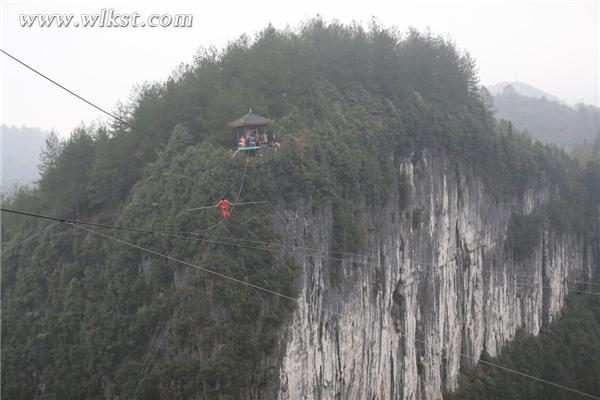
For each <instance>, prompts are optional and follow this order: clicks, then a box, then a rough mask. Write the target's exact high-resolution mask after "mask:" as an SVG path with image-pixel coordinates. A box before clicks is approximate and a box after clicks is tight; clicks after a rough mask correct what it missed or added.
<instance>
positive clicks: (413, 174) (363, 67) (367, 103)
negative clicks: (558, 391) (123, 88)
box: [1, 19, 600, 399]
mask: <svg viewBox="0 0 600 400" xmlns="http://www.w3.org/2000/svg"><path fill="white" fill-rule="evenodd" d="M479 89H480V88H479V87H478V81H477V76H476V74H475V68H474V64H473V61H472V60H471V58H470V57H469V56H468V54H466V53H462V52H460V51H459V50H457V49H456V48H455V47H454V45H453V44H452V43H450V42H449V41H446V40H444V39H442V38H440V37H437V36H434V35H432V34H422V33H419V32H417V31H414V30H412V31H410V32H408V33H407V34H406V35H404V36H402V37H400V36H399V35H398V34H397V33H395V31H394V30H390V29H385V28H382V27H380V26H377V25H373V26H372V27H371V28H370V29H369V30H368V31H366V30H364V29H362V28H361V27H359V26H355V25H352V26H345V25H341V24H337V23H331V24H326V23H324V22H323V21H322V20H319V19H317V20H312V21H309V22H307V23H306V24H305V25H304V26H303V27H302V28H301V29H298V30H295V31H291V30H290V31H279V30H275V29H273V28H272V27H267V28H266V29H264V30H263V31H262V32H261V33H260V34H258V36H257V37H256V38H255V39H254V40H250V39H249V38H247V37H241V38H240V39H238V40H236V41H234V42H232V43H230V44H229V45H228V46H227V47H226V48H225V49H222V50H207V51H204V52H201V53H200V54H199V55H198V56H197V58H196V59H195V61H194V63H193V64H191V65H183V66H181V68H180V69H179V70H178V71H177V73H175V74H174V75H173V76H172V77H170V78H169V79H167V80H166V81H165V82H157V83H154V84H149V85H147V86H146V87H144V88H143V90H141V92H140V93H139V96H138V97H137V99H136V100H135V101H134V102H132V103H131V104H130V105H129V106H128V107H126V108H125V109H123V110H122V114H121V115H120V117H121V118H122V119H123V120H126V121H128V123H129V124H130V125H131V126H134V127H136V128H137V129H136V130H132V129H131V128H130V127H128V126H125V125H124V124H119V123H114V124H113V125H111V126H106V127H97V128H80V129H78V130H76V131H75V132H73V133H72V135H71V136H70V138H69V139H67V140H66V141H63V142H61V141H56V140H54V141H52V140H51V141H49V143H48V147H47V148H46V150H45V152H44V156H43V158H42V177H41V180H40V184H39V187H37V188H34V189H23V190H21V191H19V192H18V193H17V195H16V197H15V199H14V200H11V202H9V203H6V204H4V205H3V207H6V208H9V209H20V210H26V211H29V212H37V213H41V214H46V215H56V216H61V217H64V218H71V219H77V220H83V221H88V222H93V223H96V224H109V225H112V226H121V227H135V228H136V229H132V230H124V229H115V228H107V227H101V226H98V225H96V226H91V225H83V224H77V223H58V224H54V223H53V222H49V221H44V220H40V219H34V218H29V217H24V216H21V215H13V214H8V213H3V215H2V217H3V223H2V244H3V255H2V257H3V258H2V278H1V279H2V355H1V357H2V389H1V390H2V398H3V399H21V398H33V399H42V398H44V399H48V398H57V399H58V398H60V399H71V398H72V399H80V398H106V399H117V398H120V399H125V398H126V399H132V398H140V399H142V398H143V399H159V398H165V399H166V398H169V399H175V398H181V399H190V398H195V399H259V398H260V399H296V398H303V397H304V398H318V399H330V398H331V399H333V398H409V397H415V396H416V397H421V398H436V396H440V395H441V393H442V392H445V391H451V390H454V389H456V384H457V379H458V376H459V372H460V368H461V365H462V364H463V361H462V358H461V353H462V352H467V353H468V354H469V355H470V356H472V357H474V358H479V356H480V355H481V354H482V353H483V350H484V348H485V349H486V351H488V352H489V353H490V354H491V355H495V354H493V353H494V352H496V354H497V353H499V351H500V349H501V348H502V346H504V345H505V344H506V343H507V342H508V341H510V340H511V339H513V338H514V335H515V334H516V331H517V329H519V330H522V331H523V334H537V333H538V332H539V329H540V327H542V326H545V325H547V324H549V323H550V322H551V321H552V320H553V319H555V318H556V317H557V315H558V314H559V313H560V310H561V307H562V304H563V302H564V300H565V296H566V294H567V293H568V292H569V290H572V289H575V288H577V287H578V286H577V285H578V284H577V282H576V281H588V280H590V279H592V278H594V277H595V278H596V280H597V277H598V276H599V274H600V271H598V257H599V255H598V237H599V235H598V226H597V221H598V211H599V210H598V207H597V205H598V203H599V202H600V193H599V190H598V182H600V172H599V168H598V167H599V166H598V164H597V162H596V161H594V160H590V162H588V163H587V164H586V165H580V163H578V162H577V161H576V160H574V159H572V158H570V157H569V156H567V155H566V154H565V152H563V151H561V150H558V149H557V148H556V147H547V146H543V145H541V144H540V143H535V144H534V143H532V141H531V140H530V139H529V138H528V137H526V136H525V135H523V134H521V133H519V132H518V130H516V129H513V128H512V127H511V126H510V125H509V124H507V123H503V122H497V121H496V120H495V119H494V118H493V116H492V114H491V113H490V111H489V110H488V109H487V107H486V106H485V104H484V103H483V102H482V99H481V97H480V90H479ZM249 107H252V109H253V110H254V111H255V112H257V113H260V114H261V115H265V116H268V117H270V118H273V119H275V120H276V123H275V125H274V126H273V133H276V135H277V138H278V140H279V142H280V144H281V146H280V148H279V149H278V150H275V149H269V150H268V151H264V152H261V153H260V154H259V155H257V156H256V157H250V158H249V159H248V160H246V159H244V158H243V157H241V156H240V154H237V155H235V153H234V150H235V143H236V140H237V138H236V135H235V133H234V132H232V131H231V129H230V128H228V127H227V125H226V122H227V121H231V120H233V119H235V118H236V117H239V116H240V115H242V114H244V113H245V112H246V111H247V110H248V108H249ZM223 196H225V197H227V198H228V199H230V200H231V201H234V200H239V201H240V202H252V201H261V202H262V201H265V202H266V203H261V204H259V205H255V206H249V207H241V206H240V207H236V208H235V209H234V212H232V215H231V217H229V219H227V220H226V221H223V220H222V219H221V217H220V215H219V213H218V212H216V210H214V209H208V210H200V211H198V212H190V211H188V210H190V209H192V208H198V207H202V206H209V205H213V204H215V203H216V202H217V201H218V200H219V199H220V198H221V197H223ZM149 230H150V231H153V232H154V233H149V232H148V231H149ZM35 234H39V235H38V236H36V237H35V239H33V240H28V241H26V242H23V243H21V242H22V241H23V240H24V239H28V238H29V237H31V236H32V235H35ZM505 235H506V237H505ZM140 247H142V248H144V249H145V248H148V249H152V251H153V253H150V252H148V251H144V250H143V249H142V248H140ZM550 249H554V250H553V251H551V250H550ZM177 260H181V261H183V262H184V263H185V264H183V263H182V262H178V261H177ZM548 265H552V268H550V267H549V266H548ZM206 270H209V271H211V272H209V273H207V272H206ZM215 274H216V275H215ZM517 274H518V275H521V276H525V278H526V279H528V280H525V281H524V280H523V279H521V278H517ZM224 276H226V277H228V278H233V279H235V280H236V281H232V280H230V279H227V278H225V279H224V278H223V277H224ZM494 276H499V277H500V278H498V279H495V278H493V277H494ZM243 282H246V283H248V284H249V285H244V284H243ZM257 287H259V288H257ZM274 293H275V295H274ZM484 300H485V301H484ZM471 310H473V311H472V312H471ZM484 332H485V333H484ZM484 335H487V336H485V337H484ZM417 340H418V341H417ZM590 387H591V386H590Z"/></svg>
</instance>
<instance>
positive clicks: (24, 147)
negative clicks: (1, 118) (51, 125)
mask: <svg viewBox="0 0 600 400" xmlns="http://www.w3.org/2000/svg"><path fill="white" fill-rule="evenodd" d="M47 134H48V133H47V132H43V131H42V130H40V129H39V128H26V127H22V128H17V127H15V126H6V125H2V127H0V135H2V136H1V137H0V141H1V143H2V146H1V147H2V174H1V176H2V182H1V183H0V192H2V193H8V192H11V191H13V189H14V186H15V185H27V184H30V183H33V182H35V181H36V180H37V179H38V178H39V171H38V163H39V160H40V154H41V152H42V149H43V147H44V143H45V140H46V136H47Z"/></svg>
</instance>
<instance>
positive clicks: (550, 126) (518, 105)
mask: <svg viewBox="0 0 600 400" xmlns="http://www.w3.org/2000/svg"><path fill="white" fill-rule="evenodd" d="M491 100H492V101H493V106H494V109H495V116H496V117H497V118H500V119H505V120H508V121H511V122H512V124H513V125H514V126H515V128H517V129H519V130H521V131H526V132H527V133H528V134H529V135H530V136H531V137H532V138H533V139H534V140H540V141H541V142H543V143H554V144H556V145H558V146H560V147H562V148H564V149H579V148H588V147H592V146H593V144H594V142H595V141H598V140H599V138H600V109H598V108H597V107H594V106H588V105H585V104H577V105H576V106H575V107H570V106H568V105H565V104H561V103H559V102H558V101H556V100H552V99H547V98H546V97H540V98H532V97H528V96H523V95H521V94H519V93H518V92H517V91H516V90H515V89H514V88H513V87H512V85H508V86H506V87H505V88H504V90H503V91H502V92H501V93H499V94H496V95H495V96H493V99H491Z"/></svg>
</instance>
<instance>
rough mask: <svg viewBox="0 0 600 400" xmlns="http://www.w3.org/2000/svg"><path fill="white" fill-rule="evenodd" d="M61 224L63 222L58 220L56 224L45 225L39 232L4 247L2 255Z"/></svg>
mask: <svg viewBox="0 0 600 400" xmlns="http://www.w3.org/2000/svg"><path fill="white" fill-rule="evenodd" d="M60 224H62V222H57V223H55V224H52V225H50V226H47V227H45V228H44V229H42V230H41V231H39V232H37V233H34V234H33V235H31V236H29V237H27V238H25V239H23V240H21V241H19V242H17V243H15V244H13V245H12V246H10V247H7V248H3V249H2V255H3V256H4V254H5V252H7V251H10V250H12V249H14V248H15V247H18V246H20V245H22V244H23V243H26V242H28V241H30V240H31V239H34V238H36V237H38V236H39V235H41V234H43V233H44V232H46V231H47V230H49V229H52V228H54V227H55V226H57V225H60Z"/></svg>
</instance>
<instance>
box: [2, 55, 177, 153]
mask: <svg viewBox="0 0 600 400" xmlns="http://www.w3.org/2000/svg"><path fill="white" fill-rule="evenodd" d="M0 52H2V53H4V55H6V56H7V57H10V58H12V59H13V60H14V61H16V62H18V63H19V64H21V65H22V66H24V67H25V68H27V69H29V70H30V71H32V72H34V73H36V74H37V75H39V76H41V77H42V78H44V79H46V80H47V81H48V82H50V83H52V84H54V85H56V86H58V87H59V88H61V89H62V90H64V91H65V92H67V93H69V94H70V95H72V96H75V97H76V98H78V99H79V100H81V101H83V102H84V103H86V104H88V105H90V106H92V107H94V108H95V109H96V110H98V111H100V112H102V113H104V114H106V115H108V116H109V117H111V118H113V119H114V120H115V121H117V122H120V123H121V124H123V125H125V126H127V127H129V128H130V129H131V130H133V131H136V132H138V133H140V134H142V135H144V136H147V137H148V138H150V139H152V140H154V141H155V142H156V143H158V144H159V145H161V146H162V147H163V148H164V147H165V145H164V144H162V143H161V142H160V141H159V140H158V139H156V138H155V137H154V136H152V135H150V134H149V133H147V132H145V131H143V130H141V129H139V128H137V127H135V126H133V125H132V124H130V123H129V122H127V121H125V120H124V119H123V118H121V117H118V116H117V115H115V114H113V113H111V112H109V111H106V109H104V108H102V107H100V106H98V105H97V104H95V103H93V102H92V101H90V100H88V99H86V98H84V97H83V96H80V95H78V94H77V93H75V92H74V91H72V90H70V89H68V88H66V87H65V86H63V85H61V84H60V83H58V82H57V81H55V80H54V79H52V78H50V77H48V76H47V75H44V74H43V73H41V72H40V71H39V70H37V69H35V68H33V67H32V66H30V65H29V64H27V63H25V62H24V61H22V60H20V59H18V58H17V57H15V56H14V55H12V54H10V53H8V52H7V51H5V50H3V49H0Z"/></svg>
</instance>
